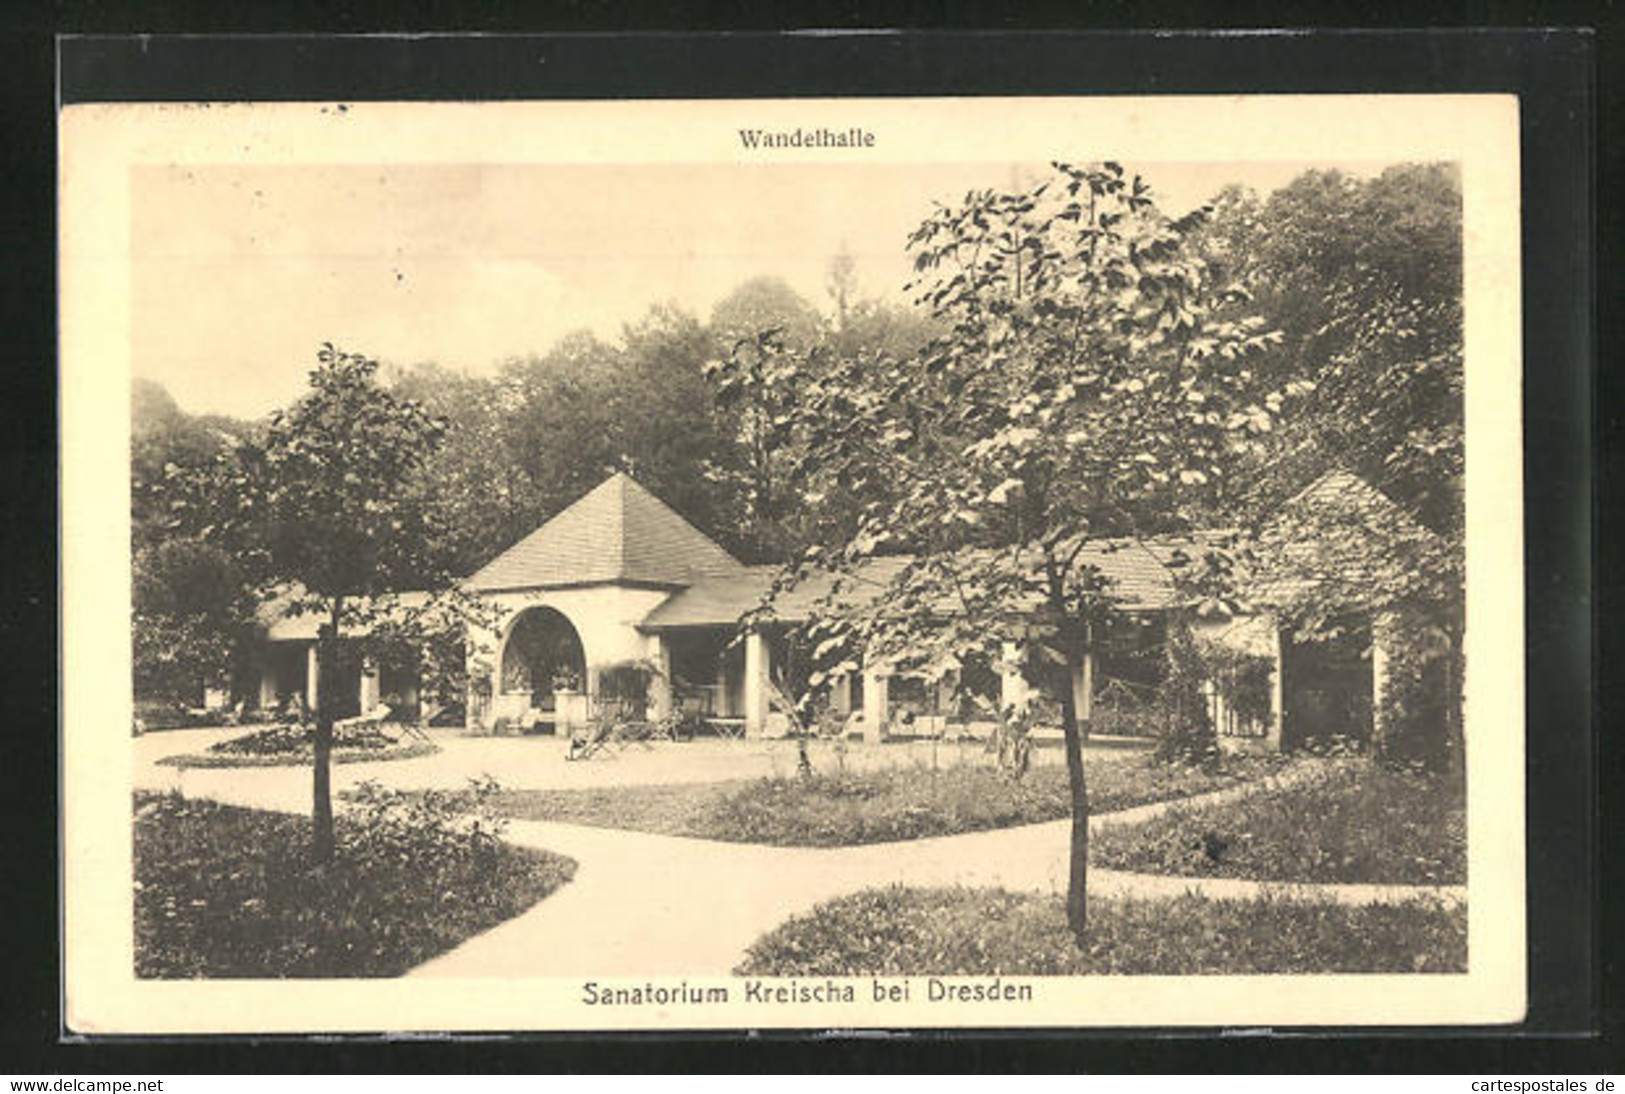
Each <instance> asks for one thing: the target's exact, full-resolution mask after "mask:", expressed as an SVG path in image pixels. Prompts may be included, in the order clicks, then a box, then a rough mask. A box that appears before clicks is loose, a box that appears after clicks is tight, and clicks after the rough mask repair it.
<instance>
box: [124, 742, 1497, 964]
mask: <svg viewBox="0 0 1625 1094" xmlns="http://www.w3.org/2000/svg"><path fill="white" fill-rule="evenodd" d="M224 735H225V734H221V733H214V734H213V735H208V734H206V733H202V732H200V733H198V734H197V735H196V737H195V739H193V740H186V741H184V742H183V741H182V739H181V737H182V735H180V734H164V735H163V736H164V737H167V738H171V740H169V741H167V742H166V741H159V740H154V739H152V738H148V739H143V740H141V741H139V742H138V749H137V755H136V770H135V776H136V778H135V783H136V785H137V786H141V787H144V788H152V789H164V788H178V789H181V790H183V791H184V792H185V793H187V794H189V795H192V796H195V797H207V798H212V799H214V800H217V801H222V802H226V803H229V804H233V805H241V806H247V807H251V808H260V809H275V810H280V811H284V812H308V811H309V808H310V772H309V770H308V769H307V768H303V767H291V768H238V769H215V770H207V769H194V770H186V771H182V770H178V769H176V768H171V767H164V766H160V765H158V764H157V763H156V762H155V761H156V758H157V757H158V756H161V755H168V754H170V753H173V752H178V751H196V750H198V749H200V748H202V747H205V746H206V745H207V744H208V743H211V742H212V740H214V739H219V737H221V736H224ZM156 737H158V735H153V738H156ZM549 744H550V742H538V741H535V740H521V739H496V740H492V739H477V738H476V739H469V738H458V737H454V736H448V737H446V738H443V739H442V745H443V747H444V749H445V751H443V752H442V753H440V754H438V755H435V756H431V757H426V758H424V759H420V760H407V761H400V762H395V763H389V764H351V765H342V766H339V767H336V768H335V769H334V787H335V790H339V789H342V788H344V787H345V786H348V785H352V784H353V783H355V782H357V781H359V780H360V779H363V778H369V777H371V778H380V779H382V780H384V781H386V782H387V783H389V784H390V785H392V786H396V787H399V788H402V789H411V788H418V787H428V786H442V787H455V786H460V785H463V784H464V782H465V780H466V779H467V777H468V776H469V775H472V774H479V773H482V772H485V771H496V772H498V773H499V774H500V776H501V778H502V781H503V783H504V784H505V785H508V786H515V787H518V786H530V787H536V786H548V787H568V786H604V785H627V784H633V783H644V782H685V781H709V780H714V779H719V778H738V777H751V776H760V775H767V774H784V773H787V772H788V771H790V770H793V762H794V760H793V753H792V752H790V751H788V748H787V743H786V742H764V743H762V744H760V745H757V744H755V743H752V744H751V745H750V746H747V747H744V748H741V747H740V746H739V744H738V743H736V742H733V743H729V744H728V745H725V746H720V747H713V743H711V742H696V743H694V744H692V745H683V746H680V748H681V751H680V752H678V751H676V750H671V751H669V752H667V753H666V754H664V755H659V754H654V753H644V752H638V751H632V752H629V753H627V754H626V755H625V756H624V757H621V758H619V759H617V760H615V761H614V762H605V763H576V764H565V763H563V762H562V748H559V749H554V748H550V747H549ZM177 746H181V747H177ZM1092 751H1093V750H1092ZM1102 752H1103V754H1102V755H1101V757H1100V758H1101V759H1105V758H1107V756H1108V755H1110V750H1102ZM1120 755H1127V754H1126V753H1123V754H1120ZM854 756H858V757H862V756H863V754H862V753H861V752H857V751H855V752H854ZM888 757H889V758H890V759H892V760H897V759H899V758H902V759H904V760H905V761H906V760H907V757H906V756H905V755H904V754H903V752H902V751H900V750H898V749H895V748H890V747H888V748H887V749H882V750H877V751H876V752H875V754H874V755H872V756H868V757H867V758H866V759H865V758H860V759H858V760H857V761H856V762H858V763H863V764H865V765H867V764H868V763H871V762H872V763H880V762H884V761H885V760H886V759H887V758H888ZM1312 774H1313V772H1312V770H1311V769H1307V768H1298V769H1288V770H1287V771H1286V772H1285V773H1283V774H1282V775H1280V776H1277V777H1275V778H1272V779H1266V780H1260V781H1256V782H1250V783H1245V784H1242V785H1240V786H1235V787H1229V788H1226V789H1223V790H1218V791H1213V792H1210V793H1208V794H1204V795H1199V796H1197V797H1194V798H1184V799H1180V801H1179V802H1178V803H1174V802H1160V803H1155V804H1151V805H1145V806H1139V807H1136V808H1133V809H1127V810H1122V811H1119V812H1116V813H1108V814H1102V815H1099V816H1096V817H1094V818H1092V820H1091V822H1090V826H1091V828H1092V829H1099V828H1100V827H1103V826H1106V825H1113V824H1132V823H1137V822H1141V821H1145V820H1149V819H1151V818H1153V817H1155V816H1157V815H1159V814H1161V813H1162V812H1164V811H1166V810H1167V809H1169V808H1170V807H1172V806H1173V805H1175V804H1185V805H1191V804H1217V803H1220V802H1224V801H1230V800H1234V799H1237V798H1239V797H1243V796H1246V795H1249V794H1254V793H1257V792H1259V791H1261V790H1264V789H1268V788H1270V787H1272V786H1281V785H1286V784H1288V783H1291V782H1294V781H1297V780H1298V779H1301V778H1306V777H1310V776H1312ZM1069 825H1070V822H1068V821H1064V820H1063V821H1052V822H1048V823H1044V824H1033V825H1023V826H1020V827H1016V828H1005V829H999V830H995V831H988V832H973V833H967V834H964V835H957V836H942V837H935V838H931V839H919V840H911V841H908V842H906V843H889V844H871V845H867V846H859V847H843V848H795V847H767V846H761V845H755V844H738V843H723V842H719V841H712V840H699V839H687V838H681V837H675V836H661V835H652V834H649V833H643V832H629V831H620V830H616V829H608V828H592V827H586V826H580V825H568V824H554V823H544V822H535V821H512V822H510V825H509V827H508V831H507V836H508V839H509V840H510V841H511V842H513V843H515V844H518V845H522V846H529V847H539V848H545V849H547V850H551V851H554V852H556V853H559V854H564V855H569V856H570V857H572V858H574V859H575V860H576V861H577V863H579V867H578V870H577V873H576V876H575V879H574V880H573V881H572V882H571V883H570V884H568V885H566V886H564V887H563V888H562V889H560V890H559V891H558V892H556V893H554V894H553V895H552V896H550V897H548V898H547V899H546V900H544V901H542V902H541V903H539V904H537V905H536V906H535V907H533V908H531V909H530V910H529V911H527V912H525V913H523V914H521V915H519V916H517V917H515V918H513V919H511V920H508V921H507V922H505V923H502V924H499V925H498V926H496V927H494V928H492V929H491V930H489V931H486V932H485V933H483V934H480V935H477V936H475V937H474V938H471V939H469V940H467V941H466V942H464V943H463V944H462V945H460V946H457V947H456V948H454V949H452V950H450V951H448V952H447V953H445V954H442V955H441V956H439V957H437V958H435V959H433V960H431V961H429V962H427V963H425V964H423V965H421V966H419V967H418V968H416V969H414V970H412V972H411V973H409V974H408V975H411V976H438V977H457V978H479V977H493V976H494V977H549V976H571V975H585V974H590V975H595V976H600V977H612V976H643V975H684V974H687V975H705V974H711V975H727V974H728V973H729V972H730V971H731V970H732V969H733V968H734V967H735V966H736V965H737V964H738V963H739V962H740V961H741V960H742V959H743V957H744V953H745V950H746V948H747V947H748V946H749V945H750V944H751V943H752V942H753V941H755V939H757V938H758V937H760V936H761V935H762V934H763V933H765V932H766V931H768V930H771V929H772V928H773V927H776V926H777V925H779V924H780V923H782V922H783V921H784V920H785V919H787V918H788V917H790V916H791V915H795V914H798V913H802V912H805V911H807V910H809V909H810V908H811V907H812V906H813V905H815V904H818V903H820V902H821V901H824V900H828V899H830V898H833V897H836V896H839V895H842V894H844V893H849V892H854V891H856V890H859V889H863V888H868V887H871V886H877V885H888V884H893V883H896V884H905V885H917V886H944V885H967V886H1002V887H1004V888H1007V889H1012V890H1022V891H1038V892H1061V891H1064V889H1065V886H1066V867H1067V850H1068V839H1069V833H1068V829H1069ZM1089 876H1090V886H1089V888H1090V893H1091V894H1093V895H1120V896H1139V897H1168V896H1175V895H1178V894H1180V893H1183V892H1186V891H1192V890H1194V891H1196V892H1199V893H1203V894H1205V895H1208V896H1213V897H1230V898H1253V897H1258V896H1260V895H1263V894H1264V893H1266V892H1269V893H1298V894H1301V895H1306V896H1314V897H1317V898H1321V899H1329V900H1336V901H1341V902H1345V903H1369V902H1374V901H1384V902H1391V901H1398V900H1403V899H1408V898H1411V897H1414V896H1417V895H1420V894H1432V895H1434V896H1437V897H1439V898H1440V899H1442V900H1445V901H1448V902H1457V901H1464V900H1465V899H1466V893H1465V889H1464V888H1463V887H1441V888H1421V887H1409V886H1377V885H1282V884H1279V883H1268V884H1266V883H1259V882H1251V881H1242V880H1234V879H1206V878H1204V879H1194V878H1178V877H1166V876H1160V875H1147V874H1132V873H1124V872H1120V871H1114V870H1105V869H1094V870H1091V871H1090V875H1089Z"/></svg>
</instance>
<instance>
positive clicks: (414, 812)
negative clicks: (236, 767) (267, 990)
mask: <svg viewBox="0 0 1625 1094" xmlns="http://www.w3.org/2000/svg"><path fill="white" fill-rule="evenodd" d="M496 792H497V791H496V787H495V786H494V784H488V783H487V784H480V785H476V786H474V787H473V788H472V789H471V790H470V792H468V793H467V794H441V795H437V796H436V797H434V798H433V799H432V800H430V801H427V802H422V803H418V802H415V801H408V800H405V799H404V798H402V797H401V796H399V795H397V794H395V793H394V792H392V791H385V790H383V789H382V788H380V787H378V786H377V785H376V784H371V785H370V786H368V785H364V787H363V788H361V789H360V790H359V792H358V793H352V794H351V795H350V796H349V801H350V802H351V806H350V808H348V809H346V810H345V811H344V813H343V814H342V815H341V816H340V818H339V823H338V846H337V853H336V855H335V857H334V859H333V860H332V861H331V862H329V863H326V864H323V865H313V864H311V862H310V861H309V857H308V855H307V854H306V851H307V849H308V847H309V845H310V838H311V827H310V820H309V818H307V817H293V816H285V815H282V814H276V813H264V812H259V811H256V810H249V809H238V808H234V807H231V806H224V805H218V804H216V803H213V802H207V801H193V800H190V799H187V798H184V797H181V796H180V795H179V794H170V795H162V796H159V795H141V796H138V798H137V801H136V826H135V878H136V886H135V888H136V893H135V911H136V922H135V928H136V930H135V936H136V972H137V975H139V976H143V977H195V976H221V977H237V976H248V977H267V976H273V977H278V976H320V977H337V976H395V975H399V974H400V973H402V972H405V971H406V970H407V969H409V968H411V967H413V966H414V965H417V964H420V963H421V962H423V961H425V960H427V959H428V958H430V957H433V956H434V955H436V954H438V953H442V952H444V951H445V950H447V949H449V948H451V947H452V946H454V945H456V944H457V943H459V942H461V941H463V940H464V939H466V938H468V937H470V936H471V935H474V934H476V933H478V932H480V931H483V930H486V929H488V928H490V927H493V926H495V925H496V924H498V923H500V922H502V921H503V920H505V919H509V918H511V917H512V916H514V915H517V914H518V913H519V912H521V911H523V910H524V909H525V908H527V907H529V906H530V905H532V904H534V903H535V902H536V901H538V900H540V899H542V898H543V897H545V896H546V895H548V894H549V893H551V892H552V891H553V890H555V889H556V888H558V887H559V886H560V885H562V884H564V883H565V882H567V881H569V880H570V878H571V876H572V875H573V873H574V871H575V863H574V862H572V861H571V860H569V859H566V858H563V857H561V856H558V855H553V854H549V853H547V852H540V851H529V850H522V849H519V848H515V847H510V846H508V845H506V844H503V843H502V842H501V841H500V840H499V839H498V838H497V833H498V832H499V831H500V827H501V823H502V822H501V821H500V820H499V819H497V818H495V817H493V816H491V815H490V813H489V810H488V803H489V802H490V800H491V799H492V797H493V796H494V795H495V794H496Z"/></svg>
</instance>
